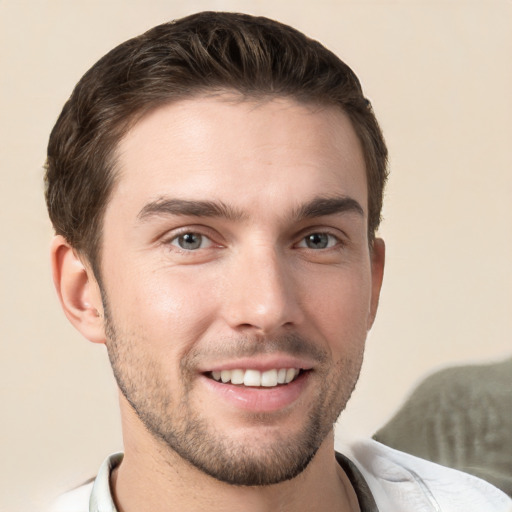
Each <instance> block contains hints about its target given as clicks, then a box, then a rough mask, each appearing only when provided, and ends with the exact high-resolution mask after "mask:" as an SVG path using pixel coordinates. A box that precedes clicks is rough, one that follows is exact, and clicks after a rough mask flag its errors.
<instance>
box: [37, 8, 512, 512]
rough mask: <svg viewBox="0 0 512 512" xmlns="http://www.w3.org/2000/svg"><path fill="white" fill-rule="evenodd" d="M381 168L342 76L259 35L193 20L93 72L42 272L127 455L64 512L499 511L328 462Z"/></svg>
mask: <svg viewBox="0 0 512 512" xmlns="http://www.w3.org/2000/svg"><path fill="white" fill-rule="evenodd" d="M386 157H387V151H386V146H385V143H384V141H383V138H382V135H381V132H380V130H379V127H378V124H377V121H376V119H375V117H374V114H373V112H372V109H371V107H370V104H369V102H368V101H367V100H366V99H365V98H364V96H363V94H362V91H361V87H360V84H359V81H358V79H357V78H356V76H355V75H354V74H353V72H352V71H351V70H350V69H349V68H348V67H347V66H346V65H345V64H344V63H342V62H341V61H340V60H339V59H338V58H337V57H335V56H334V55H333V54H332V53H331V52H329V51H328V50H326V49H325V48H323V47H322V46H321V45H320V44H319V43H316V42H314V41H311V40H309V39H307V38H306V37H305V36H304V35H302V34H300V33H299V32H297V31H295V30H294V29H292V28H290V27H287V26H284V25H281V24H279V23H277V22H274V21H271V20H267V19H264V18H253V17H249V16H244V15H237V14H226V13H200V14H197V15H194V16H190V17H188V18H184V19H182V20H179V21H177V22H174V23H170V24H165V25H162V26H159V27H156V28H154V29H152V30H150V31H149V32H147V33H146V34H143V35H142V36H140V37H138V38H135V39H132V40H130V41H127V42H126V43H124V44H122V45H120V46H119V47H117V48H116V49H114V50H112V51H111V52H110V53H109V54H107V55H106V56H105V57H103V58H102V59H101V60H100V61H99V62H98V63H97V64H96V65H95V66H93V68H92V69H91V70H90V71H89V72H88V73H86V75H85V76H84V77H83V78H82V80H81V81H80V82H79V84H78V85H77V87H76V88H75V91H74V92H73V94H72V96H71V98H70V100H69V101H68V102H67V103H66V105H65V107H64V109H63V112H62V114H61V116H60V117H59V119H58V121H57V124H56V126H55V128H54V130H53V132H52V135H51V137H50V142H49V147H48V163H47V175H46V183H47V203H48V207H49V212H50V217H51V219H52V222H53V224H54V226H55V230H56V233H57V236H56V237H55V239H54V242H53V244H52V262H53V272H54V281H55V284H56V288H57V291H58V294H59V297H60V300H61V303H62V307H63V309H64V312H65V313H66V315H67V317H68V319H69V320H70V321H71V322H72V323H73V325H74V326H75V327H76V328H77V329H78V330H79V331H80V332H81V333H82V334H83V335H84V336H85V337H86V338H88V339H89V340H91V341H93V342H96V343H104V344H105V345H106V347H107V350H108V354H109V357H110V361H111V364H112V368H113V371H114V375H115V377H116V380H117V383H118V386H119V389H120V403H121V413H122V425H123V436H124V445H125V449H124V455H122V454H116V455H113V456H111V457H109V458H108V459H107V460H106V461H105V463H104V465H103V466H102V467H101V468H100V471H99V474H98V476H97V478H96V480H95V482H94V485H92V484H90V485H88V486H85V487H82V488H79V489H77V490H75V491H72V492H71V493H69V494H68V495H67V496H65V497H63V499H62V500H61V502H60V505H59V506H58V507H59V508H58V509H59V510H87V507H89V510H91V511H102V512H105V511H114V510H118V511H119V512H132V511H152V512H159V511H168V510H183V511H190V510H194V511H196V510H206V509H208V510H213V511H215V510H240V509H243V510H244V511H252V510H258V511H260V510H261V511H263V510H282V511H285V510H294V511H310V510H325V511H330V510H333V511H334V510H335V511H358V510H362V511H376V510H379V511H381V512H382V511H388V510H389V511H393V512H399V511H401V510H403V511H408V512H410V511H411V510H443V511H444V510H461V511H462V510H463V511H465V512H467V511H471V510H474V511H477V510H478V511H479V512H480V511H482V510H486V511H492V510H497V511H498V510H499V511H503V510H508V508H509V501H508V498H507V497H506V496H505V495H503V494H502V493H500V492H499V491H498V490H496V489H494V488H493V487H492V486H490V485H488V484H486V483H485V482H483V481H480V480H478V479H476V478H473V477H470V476H469V475H463V474H459V473H456V472H452V471H451V470H445V469H442V468H439V467H437V466H435V465H431V464H430V463H425V462H423V461H420V460H418V459H415V458H414V457H410V456H407V455H405V454H401V453H399V452H394V451H392V450H389V449H387V448H385V447H383V446H381V445H378V444H377V443H374V442H373V441H368V442H367V443H362V444H360V445H357V446H355V447H353V449H352V452H351V453H348V452H347V454H345V455H336V454H335V453H334V445H333V423H334V422H335V421H336V418H337V417H338V415H339V414H340V412H341V411H342V410H343V408H344V407H345V404H346V402H347V401H348V399H349V397H350V394H351V392H352V390H353V388H354V386H355V383H356V381H357V378H358V374H359V370H360V366H361V362H362V356H363V349H364V343H365V338H366V334H367V331H368V330H369V329H370V327H371V325H372V323H373V321H374V318H375V314H376V310H377V304H378V298H379V292H380V287H381V283H382V275H383V267H384V243H383V242H382V240H380V239H378V238H376V237H375V232H376V229H377V227H378V225H379V220H380V210H381V204H382V192H383V187H384V182H385V180H386V174H387V171H386ZM72 507H74V508H72Z"/></svg>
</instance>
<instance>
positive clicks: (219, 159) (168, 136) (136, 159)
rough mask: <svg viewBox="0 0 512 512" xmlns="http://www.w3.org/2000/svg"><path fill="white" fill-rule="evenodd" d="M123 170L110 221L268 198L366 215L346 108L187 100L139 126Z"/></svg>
mask: <svg viewBox="0 0 512 512" xmlns="http://www.w3.org/2000/svg"><path fill="white" fill-rule="evenodd" d="M116 162H117V170H118V180H117V184H116V187H115V189H114V191H113V194H112V197H111V201H110V204H109V207H108V208H107V212H108V209H109V208H110V206H111V205H113V204H124V205H126V204H130V205H132V206H133V208H134V210H135V209H136V208H143V206H144V202H147V201H150V200H153V201H154V200H155V199H158V197H161V196H169V195H170V196H172V197H178V198H186V199H212V200H215V199H218V200H221V201H224V202H228V203H235V204H236V203H239V204H243V205H247V206H250V205H256V204H257V203H258V201H261V200H263V198H264V197H265V198H266V199H265V200H268V199H271V200H272V201H280V205H283V207H284V203H290V207H291V206H292V203H293V202H294V200H293V199H294V198H296V199H297V201H299V200H301V198H302V197H303V196H305V195H307V194H310V195H311V196H312V197H313V196H318V195H330V194H335V195H349V196H355V197H356V198H357V199H358V201H359V202H360V203H361V204H362V205H363V206H364V209H365V212H366V209H367V208H366V204H367V194H366V175H365V164H364V157H363V154H362V150H361V145H360V143H359V140H358V138H357V135H356V134H355V131H354V129H353V127H352V125H351V122H350V120H349V119H348V117H347V116H346V115H345V114H344V113H343V112H342V111H341V110H340V109H339V108H338V107H325V106H318V105H309V104H302V103H298V102H296V101H295V100H292V99H287V98H276V99H262V100H258V101H256V100H252V99H251V100H242V99H241V98H240V97H237V96H234V95H228V94H223V95H220V96H216V97H196V98H191V99H187V100H182V101H179V102H176V103H172V104H167V105H164V106H161V107H159V108H157V109H155V110H153V111H151V112H150V113H148V114H146V115H145V116H144V117H143V118H142V119H140V120H139V121H138V122H137V123H136V124H135V126H134V127H132V129H131V130H130V131H129V132H128V133H127V134H126V136H125V137H124V138H123V139H122V140H121V141H120V143H119V145H118V147H117V150H116ZM304 199H306V198H305V197H304ZM297 201H295V202H297Z"/></svg>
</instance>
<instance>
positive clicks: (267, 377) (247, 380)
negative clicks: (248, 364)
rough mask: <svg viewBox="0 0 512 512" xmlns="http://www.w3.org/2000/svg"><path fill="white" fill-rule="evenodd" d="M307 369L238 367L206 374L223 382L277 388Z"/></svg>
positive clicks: (242, 385)
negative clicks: (261, 369) (262, 369)
mask: <svg viewBox="0 0 512 512" xmlns="http://www.w3.org/2000/svg"><path fill="white" fill-rule="evenodd" d="M306 371H308V370H303V369H301V368H273V369H269V370H265V371H259V370H253V369H241V368H237V369H233V370H219V371H211V372H207V373H205V375H206V376H207V377H208V378H210V379H213V380H214V381H216V382H220V383H222V384H232V385H235V386H240V387H251V388H275V387H278V386H285V385H287V384H290V383H292V382H293V381H295V380H296V379H297V378H298V377H299V376H301V375H302V374H303V373H304V372H306Z"/></svg>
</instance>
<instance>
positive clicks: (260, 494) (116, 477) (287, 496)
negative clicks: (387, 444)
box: [111, 418, 359, 512]
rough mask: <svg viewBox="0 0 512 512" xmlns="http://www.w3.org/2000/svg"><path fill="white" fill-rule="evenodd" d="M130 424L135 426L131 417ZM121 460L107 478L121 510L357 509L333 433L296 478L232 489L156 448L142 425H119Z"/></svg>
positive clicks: (346, 511)
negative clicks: (120, 431)
mask: <svg viewBox="0 0 512 512" xmlns="http://www.w3.org/2000/svg"><path fill="white" fill-rule="evenodd" d="M132 420H133V421H135V422H137V421H138V420H135V419H133V418H132ZM123 424H124V425H123V426H124V427H125V428H124V444H125V456H124V459H123V462H122V463H121V465H120V466H119V467H118V468H116V469H115V470H114V471H113V473H112V476H111V489H112V492H113V496H114V500H115V502H116V506H117V508H118V511H119V512H135V511H141V510H151V511H152V512H170V511H172V510H182V511H184V512H188V511H200V510H201V511H202V510H208V511H209V512H217V511H219V512H220V511H221V510H222V511H226V510H238V509H240V504H241V503H243V509H244V512H266V511H269V512H270V511H272V512H276V511H279V512H287V511H292V510H293V512H303V511H304V512H306V511H307V512H310V511H314V510H322V511H331V510H332V511H336V512H356V511H359V507H358V505H357V498H356V495H355V492H354V490H353V488H352V486H351V484H350V482H349V480H348V478H347V476H346V475H345V473H344V472H343V470H342V469H341V467H340V466H339V465H338V463H337V462H336V459H335V457H334V435H333V433H332V432H331V433H330V434H329V435H328V436H327V438H326V439H325V440H324V442H323V443H322V445H321V446H320V448H319V450H318V452H317V453H316V455H315V457H314V458H313V459H312V461H311V462H310V464H309V465H308V467H307V468H306V469H305V470H304V471H303V472H302V473H301V474H300V475H298V476H297V477H295V478H293V479H291V480H287V481H285V482H282V483H279V484H275V485H268V486H254V487H252V486H251V487H249V486H235V485H230V484H226V483H224V482H220V481H218V480H216V479H214V478H212V477H210V476H208V475H206V474H205V473H203V472H202V471H200V470H198V469H196V468H195V467H193V466H192V465H191V464H189V463H188V462H187V461H185V460H183V459H182V458H181V457H180V456H178V455H177V454H176V453H175V452H174V451H172V450H170V449H169V448H167V447H163V446H162V445H160V443H159V441H156V440H154V439H153V438H152V437H151V436H149V438H148V433H147V431H145V430H144V432H142V431H141V432H139V434H141V435H142V438H143V440H144V442H142V443H141V436H140V435H137V434H136V431H137V430H139V429H143V427H142V426H141V425H137V424H132V425H131V426H130V427H131V428H126V427H127V425H126V423H125V422H124V421H123Z"/></svg>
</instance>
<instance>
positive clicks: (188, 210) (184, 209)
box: [137, 196, 364, 221]
mask: <svg viewBox="0 0 512 512" xmlns="http://www.w3.org/2000/svg"><path fill="white" fill-rule="evenodd" d="M345 212H355V213H357V214H359V215H361V216H364V210H363V208H362V206H361V205H360V204H359V203H358V202H357V201H356V200H355V199H352V198H351V197H345V196H340V197H316V198H314V199H312V200H311V201H309V202H307V203H305V204H303V205H301V206H299V207H298V208H296V209H295V210H294V211H293V213H292V215H291V217H292V218H294V219H298V220H301V219H308V218H315V217H323V216H326V215H335V214H340V213H345ZM162 215H181V216H190V217H217V218H224V219H227V220H229V221H240V220H246V219H247V218H248V215H247V214H246V213H245V212H243V211H242V210H239V209H237V208H235V207H233V206H230V205H227V204H225V203H223V202H222V201H196V200H188V199H173V198H165V197H161V198H159V199H157V200H155V201H151V202H150V203H147V204H146V205H145V206H144V207H143V208H142V210H141V211H140V212H139V214H138V216H137V217H138V219H139V220H141V221H146V220H149V219H150V218H151V217H157V216H162Z"/></svg>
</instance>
